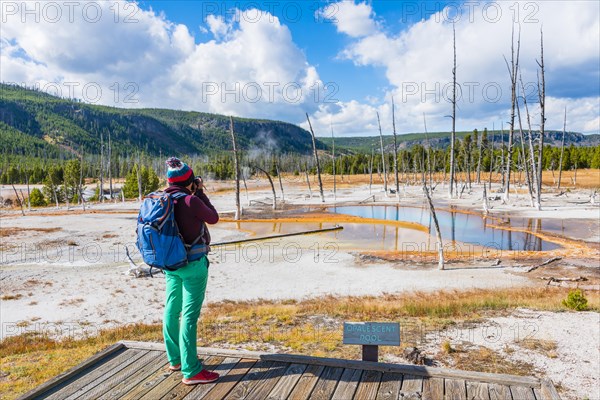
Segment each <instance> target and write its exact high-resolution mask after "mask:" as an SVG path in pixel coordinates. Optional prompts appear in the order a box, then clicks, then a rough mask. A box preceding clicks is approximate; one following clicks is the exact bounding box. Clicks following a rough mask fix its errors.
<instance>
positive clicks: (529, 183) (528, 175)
mask: <svg viewBox="0 0 600 400" xmlns="http://www.w3.org/2000/svg"><path fill="white" fill-rule="evenodd" d="M524 95H525V94H524ZM524 101H525V100H524ZM517 119H518V121H519V137H520V139H521V140H520V141H521V152H522V154H523V164H524V165H525V179H526V181H527V189H528V191H529V198H530V201H531V207H533V206H534V205H535V198H534V195H533V184H532V180H531V171H530V165H529V160H528V157H527V152H526V151H525V137H524V134H523V122H522V120H521V107H520V106H519V99H518V98H517ZM530 141H531V140H530Z"/></svg>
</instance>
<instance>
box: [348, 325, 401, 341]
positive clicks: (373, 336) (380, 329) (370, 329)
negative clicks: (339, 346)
mask: <svg viewBox="0 0 600 400" xmlns="http://www.w3.org/2000/svg"><path fill="white" fill-rule="evenodd" d="M344 344H361V345H371V346H399V345H400V324H399V323H398V322H344Z"/></svg>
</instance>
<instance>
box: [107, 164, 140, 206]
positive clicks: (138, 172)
mask: <svg viewBox="0 0 600 400" xmlns="http://www.w3.org/2000/svg"><path fill="white" fill-rule="evenodd" d="M137 181H138V200H139V201H142V195H143V194H142V158H141V156H140V153H138V167H137ZM100 187H102V185H100ZM100 195H101V196H102V198H104V194H103V193H102V190H100Z"/></svg>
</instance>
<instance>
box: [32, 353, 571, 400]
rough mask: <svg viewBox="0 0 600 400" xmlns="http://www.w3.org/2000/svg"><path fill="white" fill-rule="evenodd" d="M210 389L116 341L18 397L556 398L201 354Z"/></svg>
mask: <svg viewBox="0 0 600 400" xmlns="http://www.w3.org/2000/svg"><path fill="white" fill-rule="evenodd" d="M199 353H200V355H201V357H203V359H204V364H205V366H206V368H208V369H210V370H214V371H216V372H218V373H219V374H221V378H220V379H219V380H218V381H217V382H214V383H211V384H206V385H197V386H186V385H184V384H183V383H181V378H182V376H181V373H180V372H174V373H170V372H169V371H168V363H167V357H166V354H165V350H164V345H162V344H158V343H146V342H119V343H117V344H115V345H113V346H111V347H109V348H107V349H106V350H104V351H102V352H100V353H98V354H96V355H94V356H93V357H91V358H89V359H88V360H86V361H85V362H83V363H82V364H80V365H78V366H76V367H74V368H73V369H71V370H70V371H67V372H66V373H64V374H62V375H59V376H57V377H55V378H54V379H52V380H50V381H48V382H46V383H45V384H43V385H41V386H39V387H38V388H36V389H33V390H32V391H30V392H28V393H26V394H24V395H23V396H21V399H57V400H58V399H60V400H67V399H68V400H71V399H152V400H155V399H171V400H174V399H218V400H221V399H294V400H295V399H298V400H300V399H336V400H337V399H340V400H343V399H360V400H363V399H364V400H367V399H374V400H383V399H399V400H404V399H431V400H445V399H469V400H471V399H482V400H497V399H507V400H541V399H548V400H557V399H560V397H559V396H558V393H557V392H556V390H555V388H554V386H553V385H552V383H551V382H550V381H549V380H540V379H536V378H532V377H519V376H513V375H500V374H485V373H480V372H469V371H458V370H449V369H442V368H429V367H422V366H415V365H400V364H386V363H374V362H363V361H352V360H340V359H333V358H319V357H308V356H299V355H289V354H266V353H257V352H242V351H228V350H221V349H206V348H200V349H199Z"/></svg>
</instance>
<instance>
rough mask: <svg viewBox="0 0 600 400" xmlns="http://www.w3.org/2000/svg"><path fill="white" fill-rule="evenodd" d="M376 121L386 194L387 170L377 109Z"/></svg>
mask: <svg viewBox="0 0 600 400" xmlns="http://www.w3.org/2000/svg"><path fill="white" fill-rule="evenodd" d="M377 123H378V124H379V147H380V149H381V168H382V169H383V172H382V173H383V191H384V192H385V195H386V196H387V190H388V182H387V171H386V169H385V151H384V150H383V133H382V132H381V120H380V119H379V111H377Z"/></svg>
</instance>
